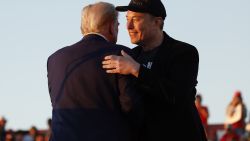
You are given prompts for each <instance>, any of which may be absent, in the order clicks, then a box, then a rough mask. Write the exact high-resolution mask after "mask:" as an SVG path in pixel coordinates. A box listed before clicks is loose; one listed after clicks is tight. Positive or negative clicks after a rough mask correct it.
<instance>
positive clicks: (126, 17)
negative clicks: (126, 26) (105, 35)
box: [126, 15, 143, 18]
mask: <svg viewBox="0 0 250 141" xmlns="http://www.w3.org/2000/svg"><path fill="white" fill-rule="evenodd" d="M126 18H128V16H127V15H126ZM131 18H143V16H132V17H131Z"/></svg>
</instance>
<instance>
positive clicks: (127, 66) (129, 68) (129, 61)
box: [102, 50, 140, 77]
mask: <svg viewBox="0 0 250 141" xmlns="http://www.w3.org/2000/svg"><path fill="white" fill-rule="evenodd" d="M121 54H122V56H117V55H109V56H106V57H105V58H104V61H102V67H103V68H104V69H106V72H107V73H119V74H125V75H127V74H132V75H134V76H135V77H138V74H139V69H140V64H139V63H137V62H136V61H135V60H134V59H133V58H132V57H131V56H129V55H128V54H127V53H126V52H124V51H123V50H122V51H121Z"/></svg>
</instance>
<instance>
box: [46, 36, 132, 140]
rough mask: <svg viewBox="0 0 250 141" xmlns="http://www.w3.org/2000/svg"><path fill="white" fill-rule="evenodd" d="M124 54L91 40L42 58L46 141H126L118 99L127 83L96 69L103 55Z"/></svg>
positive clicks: (98, 38)
mask: <svg viewBox="0 0 250 141" xmlns="http://www.w3.org/2000/svg"><path fill="white" fill-rule="evenodd" d="M122 49H123V50H125V51H127V52H128V51H129V49H128V48H126V47H124V46H121V45H116V44H113V43H110V42H108V41H106V40H105V39H104V38H103V37H101V36H99V35H97V34H89V35H86V36H85V37H84V38H83V39H82V40H81V41H79V42H78V43H76V44H74V45H71V46H68V47H65V48H62V49H60V50H58V51H56V52H55V53H54V54H52V55H51V56H50V57H49V58H48V64H47V65H48V66H47V68H48V85H49V93H50V97H51V102H52V107H53V113H52V136H51V138H50V140H51V141H128V140H130V133H129V132H130V131H129V126H128V121H127V119H126V116H125V114H124V113H123V112H122V111H121V104H120V102H119V96H120V95H126V94H127V93H130V90H129V89H128V87H127V84H128V83H127V82H128V81H127V80H126V79H127V78H126V77H125V76H122V75H117V74H108V73H106V72H105V70H104V69H103V68H102V60H103V59H104V57H105V56H106V55H110V54H120V51H121V50H122Z"/></svg>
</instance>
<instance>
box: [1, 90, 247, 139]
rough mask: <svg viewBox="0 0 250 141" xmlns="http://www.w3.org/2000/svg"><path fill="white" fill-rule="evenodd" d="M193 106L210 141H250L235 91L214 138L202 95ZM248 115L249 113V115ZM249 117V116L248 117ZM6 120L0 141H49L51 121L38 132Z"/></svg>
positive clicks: (241, 103)
mask: <svg viewBox="0 0 250 141" xmlns="http://www.w3.org/2000/svg"><path fill="white" fill-rule="evenodd" d="M195 105H196V107H197V110H198V112H199V114H200V118H201V121H202V123H203V126H204V129H205V131H206V133H207V136H208V139H209V140H210V141H250V118H249V119H246V117H247V113H248V111H247V107H246V106H245V104H244V100H243V96H242V93H241V92H240V91H236V92H235V93H234V94H233V96H232V100H231V101H230V103H229V104H228V105H227V108H226V109H225V122H224V123H223V130H218V131H216V138H211V137H209V134H208V133H209V132H210V131H209V130H211V129H209V128H210V125H209V123H208V118H209V116H210V114H209V108H208V107H207V106H206V105H203V103H202V95H201V94H197V96H196V100H195ZM249 114H250V113H249ZM249 117H250V116H249ZM6 124H7V119H6V118H5V117H3V116H0V141H49V137H50V135H51V119H48V120H47V125H48V128H47V129H45V130H39V129H37V128H36V127H35V126H32V127H31V128H30V129H29V130H28V131H25V130H17V131H13V130H12V129H5V126H6Z"/></svg>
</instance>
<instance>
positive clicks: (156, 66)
mask: <svg viewBox="0 0 250 141" xmlns="http://www.w3.org/2000/svg"><path fill="white" fill-rule="evenodd" d="M141 50H142V47H140V46H138V47H136V48H134V49H133V53H134V58H135V59H137V57H138V56H139V55H140V53H141ZM198 64H199V56H198V51H197V50H196V48H195V47H194V46H192V45H189V44H187V43H184V42H180V41H177V40H175V39H173V38H171V37H169V36H168V35H167V34H166V33H165V32H164V41H163V43H162V44H161V45H160V46H159V49H158V51H157V53H156V55H155V57H154V60H153V64H152V68H151V69H147V68H146V67H144V66H143V65H141V67H140V70H139V76H138V78H137V79H136V83H137V88H138V90H139V91H140V93H141V95H143V98H144V108H145V120H144V122H145V123H144V127H143V129H142V130H143V131H144V133H143V134H144V135H143V138H144V139H143V140H146V141H147V140H148V141H156V140H157V141H158V140H169V139H173V140H174V141H205V140H206V137H205V133H204V129H203V127H202V124H201V121H200V118H199V115H198V112H197V109H196V107H195V104H194V100H195V95H196V88H195V86H196V84H197V74H198Z"/></svg>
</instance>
